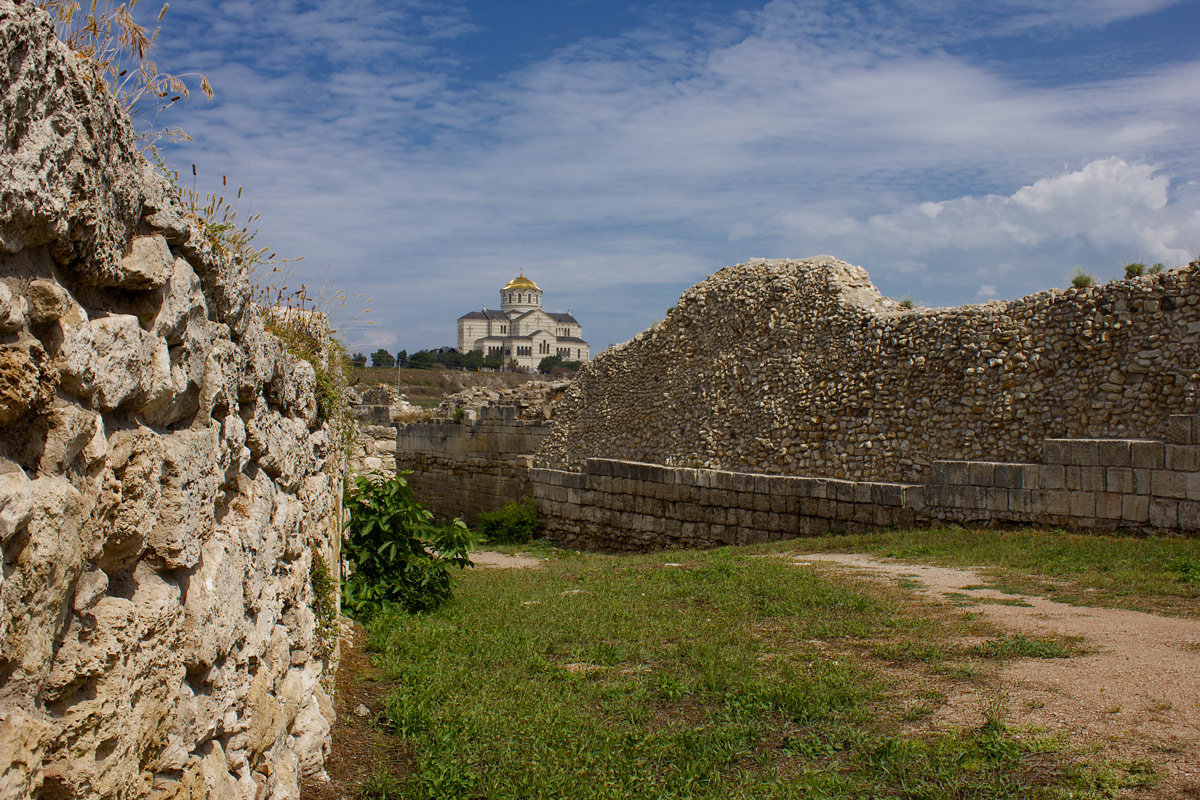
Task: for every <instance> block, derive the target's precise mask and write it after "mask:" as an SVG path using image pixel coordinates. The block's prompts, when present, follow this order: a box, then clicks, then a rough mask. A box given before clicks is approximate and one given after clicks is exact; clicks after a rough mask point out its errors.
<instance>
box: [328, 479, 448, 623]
mask: <svg viewBox="0 0 1200 800" xmlns="http://www.w3.org/2000/svg"><path fill="white" fill-rule="evenodd" d="M408 474H410V473H408V472H403V473H400V474H398V475H395V476H393V477H385V476H383V475H379V474H373V475H369V476H362V475H355V476H354V487H353V489H352V490H351V491H350V492H349V493H348V496H347V498H346V506H347V508H348V509H349V511H350V521H349V522H348V523H347V526H346V538H345V542H344V545H343V547H342V554H343V556H344V557H345V559H346V560H347V561H348V562H349V564H350V574H349V577H347V578H346V580H345V581H344V582H343V584H342V607H343V608H345V609H346V610H347V612H348V613H349V614H350V615H351V616H354V617H360V618H361V617H368V616H371V615H372V614H374V613H376V612H378V611H380V610H382V609H383V608H384V607H386V606H389V605H398V606H401V607H402V608H404V609H405V610H407V611H409V612H414V613H415V612H419V611H428V610H430V609H433V608H437V607H438V606H439V605H441V604H442V603H444V602H445V601H446V600H448V599H449V598H450V566H451V565H453V566H456V567H465V566H469V565H470V563H471V562H470V560H469V559H468V557H467V548H468V546H469V543H470V536H471V532H470V531H469V530H467V526H466V525H464V524H463V522H462V520H459V519H456V520H454V522H452V523H451V524H449V525H441V526H437V525H434V524H432V520H433V514H431V513H430V512H429V511H428V510H427V509H426V508H425V507H424V506H422V505H421V504H420V503H418V502H417V500H416V498H415V497H414V496H413V492H412V489H411V488H409V485H408V481H406V480H405V479H404V475H408Z"/></svg>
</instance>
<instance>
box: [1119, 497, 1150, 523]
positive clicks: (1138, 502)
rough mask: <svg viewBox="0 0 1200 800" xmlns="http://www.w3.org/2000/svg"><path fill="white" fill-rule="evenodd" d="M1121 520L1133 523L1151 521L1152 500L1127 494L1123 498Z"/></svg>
mask: <svg viewBox="0 0 1200 800" xmlns="http://www.w3.org/2000/svg"><path fill="white" fill-rule="evenodd" d="M1121 520H1122V521H1123V522H1131V523H1143V524H1144V523H1146V522H1149V521H1150V498H1149V497H1143V496H1139V495H1134V494H1127V495H1125V496H1123V497H1122V498H1121Z"/></svg>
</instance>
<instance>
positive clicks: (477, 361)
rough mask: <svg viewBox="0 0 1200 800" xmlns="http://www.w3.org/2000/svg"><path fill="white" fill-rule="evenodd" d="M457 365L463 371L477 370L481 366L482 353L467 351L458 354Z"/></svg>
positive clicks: (479, 351)
mask: <svg viewBox="0 0 1200 800" xmlns="http://www.w3.org/2000/svg"><path fill="white" fill-rule="evenodd" d="M458 365H459V366H460V367H462V368H463V369H472V370H477V369H479V368H480V367H482V366H483V351H482V350H469V351H467V352H466V353H460V354H459V357H458Z"/></svg>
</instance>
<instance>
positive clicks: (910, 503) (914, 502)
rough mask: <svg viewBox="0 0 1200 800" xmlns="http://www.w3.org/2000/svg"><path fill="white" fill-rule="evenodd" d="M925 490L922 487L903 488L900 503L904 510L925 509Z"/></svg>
mask: <svg viewBox="0 0 1200 800" xmlns="http://www.w3.org/2000/svg"><path fill="white" fill-rule="evenodd" d="M925 498H926V489H925V487H924V486H905V487H904V489H903V492H902V493H901V498H900V502H901V504H902V505H903V506H904V508H909V509H917V508H925V505H926V499H925Z"/></svg>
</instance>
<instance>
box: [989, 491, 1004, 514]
mask: <svg viewBox="0 0 1200 800" xmlns="http://www.w3.org/2000/svg"><path fill="white" fill-rule="evenodd" d="M984 493H985V494H984V501H985V503H986V504H987V510H988V511H989V512H990V513H993V514H1005V513H1007V512H1008V489H1001V488H997V487H990V488H987V489H984Z"/></svg>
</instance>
